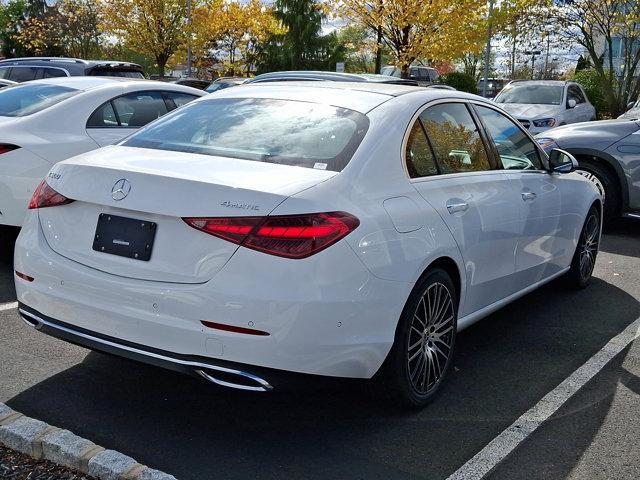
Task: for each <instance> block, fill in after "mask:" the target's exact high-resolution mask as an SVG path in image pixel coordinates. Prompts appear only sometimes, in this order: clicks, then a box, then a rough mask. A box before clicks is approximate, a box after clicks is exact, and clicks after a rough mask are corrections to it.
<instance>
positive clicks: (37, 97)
mask: <svg viewBox="0 0 640 480" xmlns="http://www.w3.org/2000/svg"><path fill="white" fill-rule="evenodd" d="M78 92H79V90H76V89H74V88H69V87H61V86H59V85H43V84H40V85H28V84H26V85H17V86H12V87H8V88H3V89H2V90H0V116H1V117H26V116H27V115H31V114H32V113H36V112H40V111H42V110H44V109H46V108H49V107H51V106H52V105H55V104H56V103H59V102H61V101H63V100H65V99H67V98H69V97H72V96H74V95H75V94H77V93H78Z"/></svg>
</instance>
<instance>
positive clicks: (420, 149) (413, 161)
mask: <svg viewBox="0 0 640 480" xmlns="http://www.w3.org/2000/svg"><path fill="white" fill-rule="evenodd" d="M405 155H406V161H407V170H408V171H409V176H410V177H411V178H418V177H428V176H430V175H436V174H437V173H438V168H437V167H436V161H435V159H434V158H433V153H432V152H431V148H430V147H429V143H428V142H427V137H425V135H424V130H423V129H422V126H421V125H420V120H416V122H415V123H414V124H413V128H411V132H410V133H409V139H408V140H407V150H406V152H405Z"/></svg>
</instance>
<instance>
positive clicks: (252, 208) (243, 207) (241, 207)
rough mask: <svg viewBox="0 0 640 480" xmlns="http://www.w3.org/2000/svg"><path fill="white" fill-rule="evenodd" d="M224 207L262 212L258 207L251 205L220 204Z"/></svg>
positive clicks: (227, 202)
mask: <svg viewBox="0 0 640 480" xmlns="http://www.w3.org/2000/svg"><path fill="white" fill-rule="evenodd" d="M220 205H221V206H223V207H227V208H239V209H240V210H260V207H259V206H258V205H251V204H249V203H236V202H229V201H226V202H222V203H221V204H220Z"/></svg>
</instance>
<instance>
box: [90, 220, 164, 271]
mask: <svg viewBox="0 0 640 480" xmlns="http://www.w3.org/2000/svg"><path fill="white" fill-rule="evenodd" d="M156 227H157V225H156V224H155V223H154V222H148V221H146V220H136V219H135V218H127V217H119V216H117V215H110V214H108V213H101V214H100V215H99V216H98V225H97V226H96V233H95V235H94V237H93V249H94V250H95V251H96V252H101V253H110V254H111V255H118V256H119V257H127V258H132V259H134V260H142V261H148V260H149V259H150V258H151V250H153V241H154V239H155V236H156Z"/></svg>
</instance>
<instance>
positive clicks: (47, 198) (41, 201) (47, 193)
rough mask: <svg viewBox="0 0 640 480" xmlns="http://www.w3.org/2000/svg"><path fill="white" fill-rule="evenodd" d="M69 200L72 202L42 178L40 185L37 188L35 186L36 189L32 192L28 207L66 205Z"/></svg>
mask: <svg viewBox="0 0 640 480" xmlns="http://www.w3.org/2000/svg"><path fill="white" fill-rule="evenodd" d="M71 202H73V200H71V199H70V198H67V197H65V196H64V195H62V194H61V193H58V192H56V191H55V190H54V189H53V188H51V187H50V186H49V184H48V183H47V182H45V181H44V180H43V181H42V182H40V185H38V188H36V191H35V192H33V196H32V197H31V201H30V202H29V209H30V210H31V209H34V208H45V207H56V206H58V205H66V204H67V203H71Z"/></svg>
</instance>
